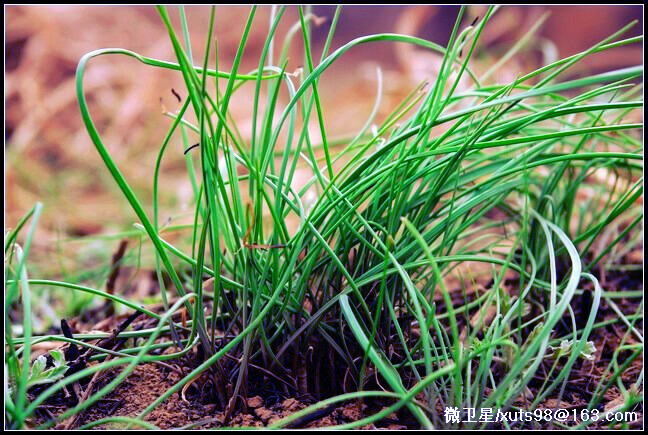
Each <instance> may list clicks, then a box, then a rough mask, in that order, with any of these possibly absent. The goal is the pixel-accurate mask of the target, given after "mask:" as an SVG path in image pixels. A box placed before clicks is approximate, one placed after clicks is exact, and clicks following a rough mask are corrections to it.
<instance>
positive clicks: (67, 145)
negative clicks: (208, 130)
mask: <svg viewBox="0 0 648 435" xmlns="http://www.w3.org/2000/svg"><path fill="white" fill-rule="evenodd" d="M334 11H335V7H333V6H314V7H313V9H312V12H313V13H314V14H315V15H316V16H318V17H322V18H324V19H321V20H315V24H316V25H315V26H314V29H313V43H314V45H315V46H316V47H318V50H320V51H321V47H322V45H323V43H324V41H325V39H326V35H327V32H328V29H329V25H330V20H331V18H332V17H333V14H334ZM484 11H485V9H484V8H483V7H470V8H469V10H468V13H467V14H466V17H465V21H466V23H465V25H468V24H470V22H471V21H472V20H473V19H475V18H477V17H483V14H484ZM186 12H187V17H188V21H189V23H190V35H191V39H192V45H193V53H194V55H195V56H196V58H197V59H200V58H202V55H203V54H202V53H203V50H204V46H205V40H204V39H205V35H206V34H207V26H208V19H209V9H208V8H207V7H200V6H191V7H187V8H186ZM457 12H458V7H455V6H371V7H369V6H348V7H345V8H343V10H342V14H341V16H340V21H339V25H338V31H337V32H336V35H335V38H334V40H333V44H332V48H333V49H335V48H337V47H339V46H341V45H342V44H344V43H346V42H348V41H349V40H351V39H353V38H356V37H358V36H362V35H367V34H371V33H385V32H396V33H405V34H410V35H415V36H419V37H422V38H425V39H428V40H431V41H433V42H436V43H439V44H442V45H445V44H446V43H447V41H448V37H449V35H450V32H451V30H452V26H453V24H454V21H455V18H456V16H457ZM170 13H171V16H172V18H173V20H174V24H175V26H176V27H175V28H176V30H177V31H180V24H179V15H178V10H177V9H176V8H170ZM248 13H249V7H247V6H227V7H219V8H217V10H216V24H215V29H216V30H215V36H216V40H217V43H218V50H219V64H220V68H221V69H224V70H228V69H229V66H230V65H231V62H232V59H233V57H234V53H235V51H236V49H237V47H238V43H239V39H240V37H241V33H242V31H243V27H244V24H245V21H246V19H247V16H248ZM270 16H271V8H270V7H269V6H267V7H266V6H262V7H260V8H259V9H258V12H257V15H256V18H255V21H254V24H253V27H252V33H251V36H250V43H249V44H248V47H247V48H246V52H245V55H244V58H243V66H242V70H244V71H247V70H252V69H253V68H255V67H256V66H257V64H258V53H259V51H260V50H261V47H262V45H263V43H264V41H265V35H266V32H267V29H268V25H269V20H270ZM642 17H643V9H642V7H641V6H552V7H548V6H523V7H511V6H506V7H503V8H501V9H500V10H499V11H498V12H497V13H496V14H495V16H494V17H493V19H492V21H491V22H490V23H489V24H488V25H487V26H486V29H485V33H484V34H483V37H482V38H481V42H480V44H479V52H478V53H477V55H476V56H475V57H474V59H473V60H471V64H470V67H471V68H472V69H473V70H475V71H477V72H484V71H487V70H488V68H489V67H490V66H491V65H492V64H493V63H494V62H496V61H497V60H498V59H499V58H500V57H501V56H502V55H504V54H505V53H506V52H507V51H508V50H509V49H510V48H511V47H513V46H514V45H515V44H516V43H517V42H519V41H520V39H521V38H522V37H523V36H524V35H525V34H527V32H529V30H530V29H532V28H533V26H534V25H535V24H536V23H538V22H539V21H542V20H544V22H543V23H542V26H541V27H540V28H539V30H538V31H537V33H536V34H535V35H534V37H533V38H531V39H530V40H529V42H528V44H527V45H526V46H525V48H524V49H522V50H521V52H520V53H519V54H518V55H516V56H515V57H514V58H512V59H510V60H509V61H507V62H506V64H505V65H504V66H503V68H501V69H499V70H498V72H497V74H496V75H494V76H493V77H491V78H490V81H492V82H498V83H508V82H510V81H511V80H514V79H515V78H516V77H517V76H518V75H521V74H523V73H526V72H529V71H531V70H532V69H533V68H536V67H537V66H538V65H540V64H541V63H542V62H551V61H553V60H557V59H558V58H560V57H565V56H568V55H571V54H574V53H577V52H579V51H582V50H584V49H587V48H589V47H590V46H592V45H593V44H595V43H597V42H599V41H600V40H602V39H604V38H606V37H608V36H610V35H611V34H613V33H614V32H615V31H617V30H619V29H620V28H621V27H623V26H625V25H627V24H628V23H630V22H631V21H632V20H638V23H637V25H635V26H634V27H633V28H632V29H630V30H629V31H628V32H626V33H625V34H624V35H623V37H630V36H635V35H640V34H642V33H643V21H642V19H643V18H642ZM298 21H299V16H298V12H297V9H296V8H295V7H289V8H288V10H287V11H286V14H285V15H284V18H283V20H282V23H281V25H280V26H279V31H278V40H279V41H280V40H282V38H283V36H284V35H285V34H286V32H288V30H289V29H290V27H291V26H292V25H293V24H294V23H296V22H298ZM106 47H121V48H126V49H129V50H133V51H135V52H137V53H140V54H142V55H145V56H148V57H153V58H157V59H163V60H174V54H173V50H172V47H171V43H170V42H169V38H168V34H167V33H166V30H165V27H164V25H163V23H162V21H161V19H160V17H159V15H158V12H157V11H156V10H155V8H154V7H152V6H5V183H6V197H5V218H6V220H5V222H6V223H5V229H6V228H10V227H12V226H14V225H15V224H16V223H17V221H18V220H19V219H20V217H21V216H22V215H23V214H24V213H25V212H26V211H28V210H29V209H30V208H31V207H33V205H34V203H35V202H36V201H41V202H43V203H44V213H43V216H42V218H41V221H40V223H39V227H38V232H37V237H36V242H35V245H34V248H33V252H32V254H31V255H30V257H31V260H30V261H31V263H32V264H35V265H36V267H37V269H36V271H35V272H32V275H34V276H37V277H52V278H54V277H58V278H60V277H61V275H64V276H65V278H66V279H67V280H68V281H72V282H75V281H82V280H83V277H84V275H83V274H84V273H86V269H87V270H89V269H91V268H92V267H95V266H93V265H97V264H102V265H106V266H107V265H109V263H110V256H111V255H112V252H114V250H115V249H116V246H117V244H118V243H119V238H120V237H121V236H119V234H120V232H123V231H127V230H132V224H133V223H134V222H136V217H135V215H134V213H133V212H132V210H131V209H130V206H129V205H128V203H127V201H126V200H125V199H124V198H123V196H122V195H121V193H120V192H119V190H118V188H117V186H116V184H115V182H114V181H113V180H112V178H111V177H110V175H109V173H108V171H107V170H106V168H105V166H104V164H103V162H102V161H101V159H100V158H99V155H98V154H97V152H96V150H95V148H94V146H93V144H92V143H91V141H90V139H89V137H88V135H87V133H86V130H85V128H84V127H83V125H82V121H81V117H80V115H79V110H78V106H77V101H76V95H75V90H74V74H75V69H76V66H77V63H78V61H79V59H80V57H81V56H82V55H84V54H85V53H87V52H89V51H92V50H95V49H98V48H106ZM277 51H278V49H277ZM316 54H317V57H316V58H318V57H319V52H316ZM289 57H290V63H289V65H288V68H287V70H288V71H294V70H295V69H297V68H298V67H299V66H300V65H301V64H302V60H301V59H303V53H302V41H301V38H299V37H296V38H294V40H293V43H292V46H291V48H290V56H289ZM439 61H440V57H438V56H436V55H432V54H430V53H428V52H423V51H421V50H417V49H413V48H411V47H409V46H405V45H402V44H393V43H376V44H367V45H364V46H361V47H357V48H354V49H353V50H352V52H351V54H347V55H345V56H343V57H342V58H341V59H340V61H339V62H337V63H336V64H334V66H333V67H332V68H331V69H330V71H327V72H326V74H324V76H323V78H322V81H321V84H320V86H321V87H320V93H321V95H322V99H323V101H322V103H323V108H324V116H325V121H326V124H327V129H328V130H329V131H330V132H331V135H332V137H335V136H336V135H337V136H340V137H341V136H344V135H351V134H353V133H354V131H355V130H356V129H357V128H359V127H361V126H362V124H363V123H364V122H365V120H366V118H367V116H368V115H369V113H370V112H371V108H372V106H373V104H374V100H375V95H376V66H377V65H379V66H380V67H381V69H382V73H383V77H384V96H383V99H382V104H381V110H384V113H383V115H384V114H387V113H389V112H388V111H389V110H391V109H393V108H394V107H395V106H396V105H397V104H398V102H399V101H401V99H402V98H403V97H404V96H405V95H407V94H408V93H410V92H411V91H412V90H413V89H414V88H415V87H416V85H417V84H419V83H421V81H423V80H428V81H433V80H434V74H435V68H438V65H439ZM641 63H642V49H641V46H640V45H639V44H634V46H630V47H622V48H620V49H616V50H613V51H612V52H610V53H608V52H606V54H605V55H604V56H596V55H595V56H591V57H588V58H587V59H586V61H585V62H583V63H580V64H579V65H578V66H577V67H576V68H574V69H573V70H570V72H569V74H572V75H578V74H579V72H580V73H582V72H584V71H583V69H586V70H588V72H591V71H599V70H600V71H604V70H610V69H615V68H620V67H625V66H630V65H637V64H641ZM212 65H213V63H212ZM579 69H580V70H579ZM569 77H570V76H569V75H567V76H564V77H563V79H567V78H569ZM85 86H86V94H87V98H88V101H89V104H90V110H91V113H92V115H93V116H94V118H95V121H96V124H97V126H98V128H99V131H100V132H101V133H102V136H103V138H104V143H105V144H106V145H107V146H108V148H109V150H110V152H111V153H112V155H113V158H114V160H115V161H116V163H117V164H118V166H119V167H120V169H121V171H122V173H123V174H124V175H125V177H126V179H127V180H128V181H129V183H130V185H131V186H132V187H133V188H134V190H135V192H136V194H137V195H138V196H139V197H140V198H141V200H142V201H143V203H144V205H145V206H146V207H148V209H149V210H150V204H151V203H150V198H151V190H152V178H153V170H152V168H153V165H154V162H155V159H156V157H157V153H158V151H159V146H160V144H161V142H162V140H163V138H164V136H165V134H166V132H167V129H168V128H169V126H170V124H171V119H170V118H169V117H168V116H165V115H164V114H163V111H164V110H169V111H175V110H177V109H178V108H179V106H178V101H177V99H176V98H175V96H174V95H173V94H172V92H171V89H172V88H173V89H174V90H177V92H178V93H179V94H180V95H181V96H182V97H183V98H185V97H186V91H185V90H184V88H183V85H182V77H181V75H180V74H179V73H174V72H170V71H168V70H162V69H158V68H152V67H148V66H145V65H142V64H140V63H139V62H137V61H136V60H134V59H131V58H125V57H124V56H110V57H108V56H106V57H100V58H98V59H97V60H94V61H92V62H91V63H90V66H89V68H88V71H87V73H86V78H85ZM253 92H254V89H253V86H244V87H242V88H241V91H240V92H239V93H237V94H236V95H238V97H237V100H236V101H234V102H233V105H232V111H233V113H234V114H235V115H236V114H237V113H238V116H239V120H240V117H241V116H245V113H249V101H250V100H251V98H252V96H253ZM239 125H240V126H243V128H242V133H243V135H244V136H246V135H249V134H250V132H249V130H250V129H249V125H248V127H247V129H246V128H245V123H244V122H243V123H240V124H239ZM246 130H247V131H246ZM176 136H178V137H176V138H174V139H173V140H172V142H171V144H170V150H171V151H169V152H168V153H167V155H165V161H164V164H163V176H162V179H161V199H160V200H161V204H162V210H161V220H164V219H169V218H175V217H177V216H180V215H182V214H183V213H185V214H190V213H191V209H190V201H191V186H190V183H189V180H188V177H187V174H186V167H185V162H184V159H183V154H182V148H183V145H182V143H181V140H180V137H179V136H180V135H176ZM110 234H116V237H115V238H114V239H111V238H110V237H105V235H110ZM98 235H104V237H102V238H97V237H96V236H98ZM86 236H91V237H90V238H87V237H86ZM81 237H86V238H84V239H83V241H82V242H79V241H78V239H79V238H81ZM93 237H95V238H93ZM79 265H82V267H79Z"/></svg>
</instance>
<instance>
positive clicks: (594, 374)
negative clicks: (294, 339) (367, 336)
mask: <svg viewBox="0 0 648 435" xmlns="http://www.w3.org/2000/svg"><path fill="white" fill-rule="evenodd" d="M625 260H626V261H625V262H626V264H632V263H634V261H633V259H632V258H626V259H625ZM597 273H598V274H600V271H597ZM642 278H643V277H642V273H641V270H639V271H637V272H625V273H618V272H610V271H608V272H607V274H606V275H605V278H604V279H605V280H606V283H605V288H606V290H608V291H609V290H628V289H642V288H643V283H642ZM486 285H487V283H486ZM506 285H507V287H510V289H509V290H510V293H511V294H514V293H515V292H516V283H515V282H513V281H511V282H507V283H506ZM582 288H584V289H585V290H586V291H585V292H584V293H583V296H581V299H582V300H581V301H580V303H576V304H574V314H575V315H576V318H577V319H578V318H581V317H587V313H588V312H589V309H590V308H589V307H591V301H588V300H586V299H587V297H588V295H589V292H587V289H588V284H587V283H583V285H582ZM454 293H455V294H453V299H458V300H459V299H466V298H475V297H477V293H479V290H477V293H474V294H471V295H466V294H465V293H463V291H461V294H459V292H454ZM615 302H616V304H617V305H618V307H619V309H620V310H621V311H622V312H624V313H636V312H638V311H639V310H641V307H640V306H639V303H640V301H638V300H637V299H632V300H631V299H615ZM464 303H465V300H464ZM472 315H473V316H474V313H472ZM488 317H489V316H487V318H488ZM616 317H618V316H617V314H616V312H615V311H614V310H613V309H612V308H611V307H609V306H608V305H607V304H606V303H605V301H602V304H601V306H600V308H599V312H598V315H597V319H596V321H597V322H601V321H605V320H609V319H614V318H616ZM84 320H85V321H84ZM87 320H88V319H81V318H77V319H71V320H70V322H69V326H68V328H69V327H71V328H72V329H73V330H75V331H81V330H95V331H97V330H103V331H107V332H110V331H112V332H113V333H114V332H115V331H116V330H120V328H121V327H123V325H124V324H125V322H127V321H128V322H129V323H128V325H129V326H130V327H131V328H133V329H139V328H145V327H150V326H151V324H150V322H151V319H148V318H145V317H144V316H140V317H137V316H134V315H130V316H128V315H123V316H114V315H113V316H108V317H106V318H102V319H101V320H99V319H95V322H96V323H95V324H94V325H93V326H90V325H91V323H90V322H87ZM97 320H98V321H97ZM177 320H179V319H177ZM469 322H470V323H473V319H471V318H470V316H468V317H466V318H464V319H463V320H462V321H461V322H460V323H461V325H460V327H461V328H464V327H466V326H467V325H468V323H469ZM568 323H569V322H567V323H566V324H568ZM65 324H66V325H67V322H66V323H65ZM634 326H635V328H636V329H637V330H643V320H642V318H640V319H639V320H638V321H637V323H636V324H635V325H634ZM558 327H559V328H560V326H558ZM562 332H566V331H562ZM626 332H627V328H625V327H622V326H621V325H619V324H618V323H614V324H610V325H607V326H604V327H599V328H596V329H595V330H594V331H593V332H592V334H591V335H590V337H589V338H588V340H591V341H593V342H594V345H595V347H596V349H597V350H599V351H597V352H596V353H595V358H594V359H593V360H586V359H579V360H577V362H576V364H575V365H574V366H573V368H572V373H571V375H570V377H569V380H568V382H567V383H566V384H565V388H564V391H563V393H562V395H559V391H558V390H559V389H557V391H554V392H553V393H552V394H551V395H550V396H549V397H547V398H546V399H545V400H544V401H543V402H541V403H540V404H539V406H538V409H556V408H562V409H568V410H576V411H577V412H578V411H580V410H583V409H586V408H587V404H588V403H589V402H590V401H591V399H592V397H593V395H595V394H597V391H596V386H597V385H598V384H599V383H600V380H601V379H602V378H604V377H606V378H607V379H609V378H610V375H609V373H607V371H606V370H607V368H608V367H609V365H610V362H611V361H612V360H613V359H614V358H616V359H617V361H618V362H619V363H620V364H621V363H623V362H624V361H625V360H627V359H628V358H630V357H631V356H632V352H631V351H630V350H627V351H622V352H621V353H620V354H619V355H616V356H615V351H616V350H617V349H619V347H620V346H621V345H622V344H626V345H627V344H634V343H636V338H635V337H634V335H632V334H627V333H626ZM408 333H410V334H412V333H414V334H417V333H418V331H416V330H414V329H412V330H411V331H409V332H408ZM115 343H117V345H120V344H119V342H118V340H115V341H113V342H106V344H110V345H111V346H112V345H113V344H115ZM121 344H123V343H121ZM102 347H103V346H102ZM47 350H48V349H45V348H44V349H40V350H39V349H38V348H36V349H35V352H36V353H39V351H40V353H44V352H46V351H47ZM68 352H69V348H68ZM201 361H202V356H201V355H200V354H190V356H189V358H185V359H183V360H174V361H168V362H167V363H168V364H166V365H159V364H142V365H139V366H138V367H136V368H135V369H134V371H133V372H132V373H131V374H130V375H129V376H128V377H127V378H126V379H125V380H124V381H123V382H122V383H121V384H120V385H119V386H118V387H117V388H115V389H114V390H113V391H112V392H111V393H109V394H108V395H106V396H105V397H104V398H102V399H101V400H99V401H98V402H97V403H95V404H94V405H92V406H90V407H89V408H88V409H87V410H86V411H84V412H82V413H80V414H79V415H77V416H75V419H74V420H73V421H70V420H69V419H68V420H65V421H62V422H60V423H59V424H58V425H57V426H56V427H55V429H73V428H78V427H81V426H83V425H84V424H86V423H89V422H92V421H95V420H98V419H101V418H105V417H111V416H127V417H137V416H139V415H140V414H141V412H142V411H143V410H144V409H145V408H146V407H147V406H148V405H149V404H150V403H152V402H153V401H154V400H156V399H157V398H158V397H160V396H161V395H162V394H164V392H166V391H167V390H168V389H169V388H171V387H172V386H173V385H175V384H176V383H177V382H178V381H179V380H180V379H181V378H182V375H181V373H179V372H182V373H188V372H189V371H191V370H192V369H193V368H194V367H196V366H197V365H198V364H199V363H200V362H201ZM552 364H553V361H546V362H545V363H544V364H542V365H541V366H540V367H539V369H538V374H537V376H536V377H535V378H534V379H532V381H531V382H530V383H529V385H528V391H527V394H526V397H525V395H523V396H522V397H520V398H519V399H518V401H516V403H514V405H515V406H517V407H519V408H520V409H530V404H531V402H532V401H533V398H534V397H536V395H537V392H538V391H539V390H541V389H542V388H543V384H544V382H545V380H546V379H547V378H550V380H551V377H555V376H556V374H557V373H560V370H561V369H562V366H561V364H562V362H559V364H558V365H557V367H556V368H555V370H554V371H553V372H552V371H551V365H552ZM642 367H643V356H642V355H639V356H638V357H637V356H635V359H634V360H633V361H632V362H631V363H630V364H629V365H628V367H627V368H626V369H625V370H624V371H623V373H622V375H621V378H620V381H621V382H622V383H623V386H624V387H625V389H629V388H631V386H632V385H633V384H634V383H635V382H636V381H637V379H638V377H639V375H640V373H641V370H642ZM118 370H119V369H115V370H112V371H109V372H108V373H103V374H102V375H101V376H99V378H98V379H97V380H96V382H95V383H94V384H93V386H92V389H93V391H97V390H98V389H100V388H101V387H103V386H105V385H106V384H107V383H109V382H110V381H111V380H112V379H114V377H115V376H117V375H118V373H119V371H118ZM496 371H497V368H496V369H495V372H494V373H496ZM552 373H553V374H552ZM89 382H90V380H89V379H86V380H84V381H83V382H81V383H80V384H78V385H76V386H75V388H74V389H72V388H69V389H68V391H67V393H66V394H64V393H63V392H62V393H59V394H57V395H55V396H53V397H52V398H51V399H50V400H48V401H47V402H46V404H45V405H43V406H41V407H40V408H39V409H38V411H37V412H36V414H35V416H34V417H35V418H34V420H33V421H31V422H30V426H33V427H36V426H39V425H41V424H44V423H46V422H47V421H50V420H51V419H52V418H54V417H56V416H57V415H60V414H62V413H63V412H64V411H65V410H66V409H69V407H71V406H74V405H76V404H77V403H78V402H77V399H76V397H77V396H78V395H79V391H85V390H86V389H87V388H88V386H89ZM213 390H214V388H213V382H212V381H210V380H207V377H206V376H202V377H200V378H199V379H198V381H197V382H195V383H194V384H192V385H191V386H190V387H189V388H187V390H186V391H185V394H184V397H183V395H182V394H181V393H180V392H178V393H176V394H173V395H172V396H171V397H170V398H169V399H167V400H166V401H165V402H163V403H161V404H160V405H159V406H158V407H157V408H156V409H155V410H153V411H152V412H151V413H150V414H149V415H148V416H147V417H146V421H147V422H149V423H152V424H154V425H155V426H157V427H159V428H161V429H176V428H187V429H189V428H192V429H193V428H195V429H209V428H219V427H251V428H264V427H267V426H270V425H272V424H273V423H275V422H277V421H278V420H280V419H282V418H284V417H286V416H289V415H291V414H293V413H295V412H297V411H299V410H301V409H304V408H305V407H307V406H309V405H311V404H313V403H315V402H316V400H315V399H314V398H313V397H312V396H309V395H306V396H299V397H294V395H291V393H290V392H289V391H287V390H281V388H277V386H276V385H273V383H272V382H270V380H269V379H268V378H267V377H265V376H263V373H262V372H260V371H258V370H254V369H251V370H250V375H249V390H248V397H247V398H246V399H243V398H242V397H241V399H242V400H239V401H238V402H237V405H236V407H235V408H234V411H233V412H232V415H231V416H230V417H229V418H227V417H226V416H225V415H224V413H223V411H222V408H221V407H220V406H219V405H217V404H216V402H217V399H215V393H214V391H213ZM31 393H32V395H34V396H35V395H37V394H39V391H38V390H34V391H32V392H31ZM328 396H330V394H327V395H325V396H323V397H328ZM419 400H421V401H423V402H425V400H424V398H422V397H420V398H419ZM391 403H393V402H390V401H386V400H369V399H366V400H365V401H363V402H360V401H350V402H347V403H342V404H340V406H331V407H328V408H325V409H323V410H319V411H317V412H315V413H312V414H311V415H310V416H307V417H305V418H303V419H299V420H297V421H295V422H294V423H292V424H291V425H289V427H290V428H317V427H326V426H335V425H339V424H344V423H349V422H354V421H358V420H361V419H363V418H364V417H367V416H369V415H373V414H375V413H376V412H379V411H380V410H382V409H383V408H384V407H385V406H389V405H390V404H391ZM622 403H623V394H622V392H621V391H620V390H619V388H618V386H617V385H616V384H613V385H612V386H611V387H610V388H609V389H608V390H607V391H606V392H605V394H604V395H603V397H602V399H601V400H600V404H599V409H598V411H599V412H603V411H609V410H611V409H614V408H615V407H617V406H619V405H621V404H622ZM641 406H642V404H641V403H639V404H638V405H637V406H636V409H632V410H629V411H634V412H636V413H637V419H635V421H632V422H628V425H627V427H630V428H639V427H642V425H643V413H642V409H641ZM436 408H439V407H438V406H437V407H436ZM437 410H438V411H439V412H440V413H441V412H443V409H437ZM579 423H580V421H572V420H568V421H566V422H564V424H566V425H567V426H573V425H576V424H579ZM123 426H124V424H123V423H110V424H104V425H100V426H95V427H94V429H118V428H122V427H123ZM608 427H609V424H607V423H604V422H597V423H595V424H592V425H590V426H589V428H591V429H605V428H608ZM417 428H418V423H417V422H416V420H414V419H413V417H412V416H411V415H410V414H409V412H408V411H407V410H406V409H403V410H401V411H399V412H398V413H397V414H396V413H395V414H392V415H390V416H389V417H388V418H385V419H383V420H381V421H379V422H377V423H375V425H374V424H371V425H369V426H365V427H363V428H362V429H417ZM492 428H493V429H498V427H497V425H496V424H494V425H493V427H492ZM515 428H518V429H523V428H527V426H518V427H515ZM533 428H535V429H556V428H558V427H556V426H555V425H554V424H552V423H543V424H542V425H537V424H536V425H535V426H534V427H533Z"/></svg>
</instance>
